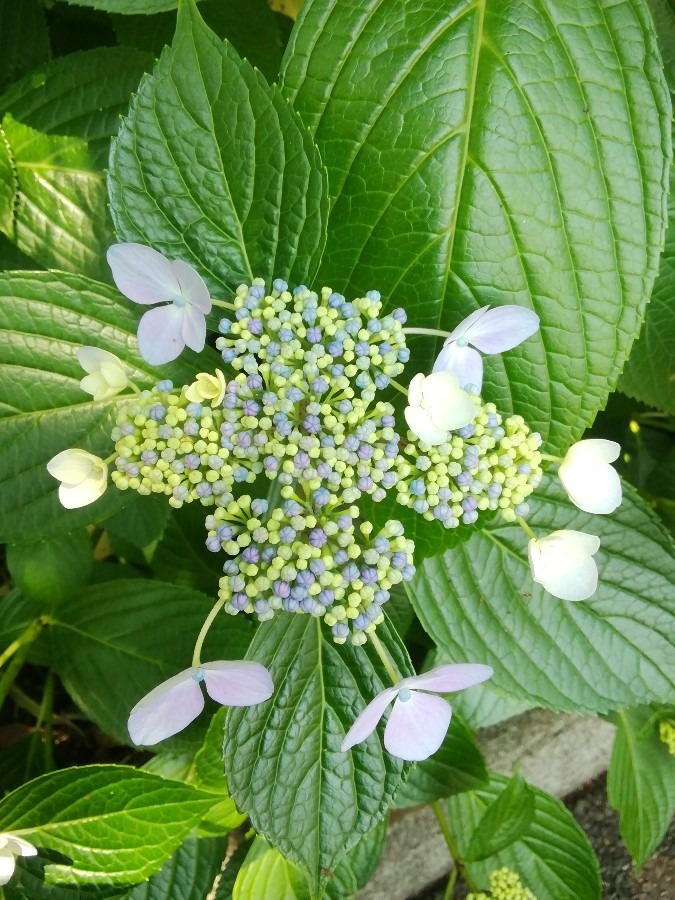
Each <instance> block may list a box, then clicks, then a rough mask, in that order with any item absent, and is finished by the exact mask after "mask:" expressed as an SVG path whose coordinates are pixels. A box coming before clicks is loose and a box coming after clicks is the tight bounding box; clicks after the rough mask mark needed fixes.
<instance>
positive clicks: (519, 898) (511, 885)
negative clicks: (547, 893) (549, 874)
mask: <svg viewBox="0 0 675 900" xmlns="http://www.w3.org/2000/svg"><path fill="white" fill-rule="evenodd" d="M490 898H491V900H537V898H536V897H535V895H534V894H533V893H532V891H531V890H530V889H529V888H526V887H523V885H522V884H521V882H520V878H519V877H518V875H517V874H516V873H515V872H512V871H511V870H510V869H507V868H506V866H503V867H502V868H501V869H495V870H494V871H493V872H490V895H489V896H488V895H487V894H483V893H480V894H467V896H466V900H490Z"/></svg>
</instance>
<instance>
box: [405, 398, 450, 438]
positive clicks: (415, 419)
mask: <svg viewBox="0 0 675 900" xmlns="http://www.w3.org/2000/svg"><path fill="white" fill-rule="evenodd" d="M403 415H404V416H405V420H406V422H407V423H408V428H409V429H410V430H411V431H412V433H413V434H414V435H415V437H417V438H419V440H421V441H425V443H427V444H429V445H430V446H432V447H434V446H436V445H438V444H442V443H443V442H444V441H446V440H447V438H448V431H447V429H444V428H440V429H439V428H436V427H435V426H434V425H433V424H432V422H431V417H430V416H429V414H428V413H427V412H425V411H424V410H423V409H422V408H421V407H420V406H406V408H405V409H404V410H403Z"/></svg>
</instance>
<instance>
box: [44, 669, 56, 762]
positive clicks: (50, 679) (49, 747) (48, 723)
mask: <svg viewBox="0 0 675 900" xmlns="http://www.w3.org/2000/svg"><path fill="white" fill-rule="evenodd" d="M42 709H43V717H44V727H45V738H44V741H45V743H44V758H45V772H53V771H54V769H55V768H56V766H55V765H54V736H53V733H52V722H53V721H54V670H53V669H50V670H49V672H48V673H47V681H46V682H45V690H44V694H43V695H42Z"/></svg>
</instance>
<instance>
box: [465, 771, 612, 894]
mask: <svg viewBox="0 0 675 900" xmlns="http://www.w3.org/2000/svg"><path fill="white" fill-rule="evenodd" d="M507 784H508V779H507V778H505V777H504V776H503V775H496V774H493V773H491V776H490V783H489V785H487V786H486V787H484V788H481V789H480V790H477V791H471V792H469V793H463V794H456V795H455V796H454V797H451V798H450V799H449V800H448V811H449V814H450V824H451V828H452V831H453V833H454V835H455V839H456V842H457V847H458V851H459V854H460V856H461V857H464V854H465V853H466V851H467V848H468V846H469V842H470V840H471V835H472V834H473V832H474V829H475V828H476V826H477V825H478V823H479V822H480V820H481V819H482V817H483V816H484V815H485V812H486V810H487V809H488V808H489V807H490V806H491V805H492V804H493V803H494V802H495V801H496V800H497V798H498V797H499V796H500V795H501V794H502V793H503V791H504V790H505V789H506V786H507ZM531 791H532V793H533V794H534V818H533V820H532V822H531V824H530V826H529V828H528V830H527V831H526V833H525V834H524V835H523V836H522V837H521V838H520V839H519V840H517V841H516V842H515V843H513V844H511V846H510V847H507V848H506V849H504V850H500V851H499V852H498V853H496V854H495V855H494V856H492V857H490V858H489V859H487V860H485V861H483V862H467V864H466V867H467V869H468V872H469V874H470V876H471V879H472V880H473V881H475V882H476V884H477V885H478V887H479V888H480V889H482V890H486V889H487V887H488V884H489V881H488V877H489V874H490V872H491V871H493V870H494V869H498V868H499V867H500V866H507V867H508V868H509V869H511V870H512V871H514V872H517V873H518V875H519V876H520V879H521V881H522V883H523V885H524V886H525V887H528V888H529V889H530V890H531V891H532V893H533V894H534V895H535V896H536V898H537V900H600V897H601V884H600V871H599V868H598V862H597V860H596V858H595V855H594V854H593V850H592V849H591V845H590V844H589V843H588V839H587V838H586V835H585V834H584V833H583V831H582V830H581V829H580V828H579V826H578V825H577V823H576V822H575V821H574V819H573V818H572V815H571V813H570V812H569V811H568V810H567V809H565V807H564V806H563V804H562V803H561V802H560V800H558V799H557V798H556V797H552V796H551V795H550V794H547V793H546V792H545V791H540V790H539V789H538V788H534V787H532V788H531Z"/></svg>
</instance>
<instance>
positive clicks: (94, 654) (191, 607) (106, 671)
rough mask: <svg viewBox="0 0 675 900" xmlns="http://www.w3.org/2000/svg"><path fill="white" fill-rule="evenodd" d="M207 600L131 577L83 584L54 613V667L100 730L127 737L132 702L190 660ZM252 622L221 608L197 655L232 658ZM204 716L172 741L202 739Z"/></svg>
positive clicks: (242, 646)
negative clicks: (201, 649)
mask: <svg viewBox="0 0 675 900" xmlns="http://www.w3.org/2000/svg"><path fill="white" fill-rule="evenodd" d="M212 606H213V600H212V598H210V597H207V596H206V595H205V594H200V593H198V592H197V591H190V590H187V589H185V588H177V587H175V586H174V585H170V584H162V582H159V581H146V580H143V579H140V578H139V579H135V580H129V581H123V580H122V581H112V582H107V583H105V584H98V585H92V586H91V587H88V588H85V589H84V590H83V591H81V592H80V593H79V594H78V595H77V596H76V597H72V598H70V599H69V600H68V602H67V603H64V604H63V605H62V606H61V607H60V608H59V609H58V610H57V612H56V614H55V619H56V621H54V623H53V625H52V628H51V631H52V643H53V648H54V659H55V665H56V668H57V671H58V673H59V675H60V676H61V678H62V679H63V683H64V685H65V687H66V689H67V690H68V692H69V693H70V694H71V696H72V697H73V699H74V700H75V702H76V703H77V704H78V705H79V706H80V707H81V708H82V709H83V710H85V712H86V713H87V715H88V716H89V717H90V718H91V719H92V720H93V721H94V722H96V724H97V725H99V727H101V728H102V729H103V730H104V731H105V732H106V733H107V734H109V735H111V736H112V737H114V738H115V739H116V740H118V741H121V742H122V743H129V735H128V733H127V728H126V723H127V719H128V717H129V712H130V711H131V708H132V707H133V706H134V705H135V704H136V703H137V702H138V701H139V700H140V699H141V697H143V696H144V695H145V694H146V693H148V692H149V691H150V690H152V688H154V687H156V686H157V685H158V684H160V683H161V682H162V681H165V680H166V679H167V678H169V677H170V676H172V675H175V674H177V673H178V672H180V671H181V670H182V669H186V668H188V666H190V664H191V659H192V649H193V646H194V642H195V640H196V638H197V635H198V633H199V630H200V628H201V625H202V623H203V622H204V619H205V618H206V616H207V615H208V613H209V610H210V609H211V607H212ZM253 630H254V626H253V623H252V622H251V621H250V620H249V619H246V618H245V617H243V616H239V617H237V618H236V619H232V618H230V616H226V615H225V614H221V616H219V618H218V619H217V620H216V622H215V623H214V625H213V627H212V628H211V631H210V632H209V634H208V637H207V639H206V644H205V648H204V653H203V658H204V659H205V660H212V659H239V658H241V657H243V656H244V654H245V653H246V649H247V647H248V644H249V642H250V640H251V636H252V634H253ZM206 724H207V721H206V719H205V718H204V717H203V716H202V717H201V718H200V720H199V722H198V723H197V724H196V725H195V726H193V727H192V729H190V730H189V731H186V732H183V734H182V735H181V736H180V737H176V738H173V739H172V743H171V745H169V744H162V746H163V747H168V746H172V747H179V746H186V745H187V744H189V743H192V744H194V742H195V740H196V741H198V742H199V743H201V740H202V737H203V733H204V730H205V728H206Z"/></svg>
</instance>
